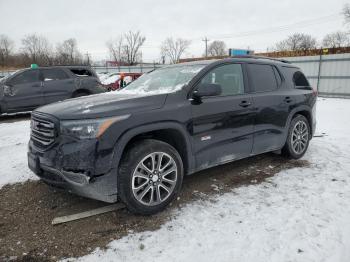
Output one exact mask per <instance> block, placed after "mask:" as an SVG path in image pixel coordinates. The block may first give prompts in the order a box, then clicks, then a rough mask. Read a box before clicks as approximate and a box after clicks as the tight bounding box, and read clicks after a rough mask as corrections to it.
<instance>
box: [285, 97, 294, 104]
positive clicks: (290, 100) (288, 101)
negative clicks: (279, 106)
mask: <svg viewBox="0 0 350 262" xmlns="http://www.w3.org/2000/svg"><path fill="white" fill-rule="evenodd" d="M292 101H293V99H292V98H290V97H289V96H286V97H285V98H284V102H286V103H290V102H292Z"/></svg>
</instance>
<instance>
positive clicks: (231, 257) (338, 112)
mask: <svg viewBox="0 0 350 262" xmlns="http://www.w3.org/2000/svg"><path fill="white" fill-rule="evenodd" d="M349 113H350V100H345V99H344V100H342V99H322V98H320V99H319V101H318V105H317V119H318V127H317V133H318V134H319V133H321V132H325V133H327V136H325V137H315V138H314V139H313V140H312V142H311V144H310V148H309V151H308V152H307V154H306V155H305V157H304V159H306V160H309V161H310V163H311V166H310V167H308V168H295V169H291V170H286V171H283V172H281V173H279V174H278V175H276V176H275V177H272V178H270V179H268V181H267V182H264V183H261V184H257V185H250V186H242V187H239V188H236V189H234V190H233V191H232V192H230V193H226V194H224V195H221V196H216V197H213V198H212V199H210V201H197V202H194V203H191V204H188V205H186V206H185V207H184V208H183V209H181V210H178V211H176V212H175V213H174V217H173V219H172V220H171V221H169V222H167V223H165V224H164V225H162V226H161V228H160V229H159V230H156V231H153V232H141V233H131V234H129V235H128V236H126V237H124V238H122V239H119V240H115V241H112V242H111V243H110V244H109V247H108V249H107V250H105V251H102V250H95V251H94V252H93V253H92V254H90V255H88V256H85V257H82V258H79V260H80V261H96V260H98V261H101V262H102V261H141V260H142V261H231V262H234V261H239V262H241V261H253V262H259V261H264V262H265V261H271V262H273V261H276V262H281V261H305V262H312V261H315V262H316V261H317V262H321V261H332V262H333V261H344V262H346V261H349V258H350V223H349V221H350V138H349V130H350V115H349ZM28 139H29V121H19V122H16V123H1V122H0V167H1V169H0V170H1V171H0V174H1V176H0V187H1V186H3V185H4V184H7V183H14V182H23V181H25V180H28V179H35V176H34V175H33V174H32V173H31V172H30V171H29V169H28V167H27V158H26V151H27V142H28Z"/></svg>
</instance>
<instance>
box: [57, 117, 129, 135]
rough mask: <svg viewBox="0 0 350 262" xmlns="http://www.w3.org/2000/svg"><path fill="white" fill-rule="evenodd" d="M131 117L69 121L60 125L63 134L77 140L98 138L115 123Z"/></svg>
mask: <svg viewBox="0 0 350 262" xmlns="http://www.w3.org/2000/svg"><path fill="white" fill-rule="evenodd" d="M129 117H130V115H123V116H117V117H112V118H101V119H86V120H67V121H62V122H61V123H60V131H61V134H63V135H67V136H73V137H77V138H81V139H84V138H98V137H100V136H101V135H102V134H103V133H104V132H105V131H106V130H107V129H108V128H109V127H110V126H111V125H112V124H113V123H115V122H118V121H122V120H125V119H127V118H129Z"/></svg>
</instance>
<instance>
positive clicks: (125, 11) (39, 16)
mask: <svg viewBox="0 0 350 262" xmlns="http://www.w3.org/2000/svg"><path fill="white" fill-rule="evenodd" d="M347 2H349V3H350V1H349V0H348V1H345V0H332V1H320V0H274V1H272V0H265V1H262V0H245V1H233V0H231V1H230V0H225V1H220V0H216V1H213V0H193V1H190V0H187V1H185V0H173V1H168V0H152V1H151V0H143V1H141V0H132V1H130V0H129V1H117V0H86V1H84V0H56V1H53V0H30V1H29V0H22V1H20V0H0V34H6V35H8V36H9V37H10V38H12V39H13V40H14V41H15V42H16V47H17V48H20V45H21V41H20V40H21V38H22V37H23V36H24V35H26V34H30V33H38V34H41V35H43V36H46V37H47V38H48V39H49V40H50V42H52V43H53V44H55V43H57V42H59V41H62V40H64V39H67V38H71V37H74V38H76V39H77V41H78V45H79V49H80V50H81V51H82V52H84V53H86V52H89V53H90V54H91V55H92V57H93V58H94V59H103V58H107V57H108V52H107V48H106V41H107V40H109V39H112V38H115V37H117V36H118V35H120V34H121V33H123V32H126V31H128V30H140V31H141V32H142V34H143V35H145V36H146V42H145V45H144V47H143V48H142V55H143V59H144V61H146V62H152V61H153V60H156V61H157V60H158V59H159V57H160V56H159V46H160V45H161V42H162V41H163V40H164V39H165V38H166V37H169V36H172V37H182V38H187V39H190V40H192V44H191V47H190V49H189V50H188V52H187V54H186V56H190V57H192V56H200V55H202V54H203V52H204V42H203V41H201V39H202V38H204V37H205V36H207V37H208V38H209V40H223V41H225V42H226V45H227V47H232V48H247V47H249V48H250V49H253V50H255V51H266V48H268V47H271V46H273V44H274V43H275V42H277V41H279V40H282V39H283V38H285V37H287V36H288V35H289V34H292V33H294V32H303V33H310V34H312V35H313V36H315V37H316V38H317V39H318V40H319V41H321V39H322V37H323V36H324V35H325V34H326V33H329V32H332V31H336V30H345V29H346V28H345V26H344V19H343V17H342V15H341V14H340V12H341V10H342V7H343V5H344V4H345V3H347ZM348 29H349V28H348Z"/></svg>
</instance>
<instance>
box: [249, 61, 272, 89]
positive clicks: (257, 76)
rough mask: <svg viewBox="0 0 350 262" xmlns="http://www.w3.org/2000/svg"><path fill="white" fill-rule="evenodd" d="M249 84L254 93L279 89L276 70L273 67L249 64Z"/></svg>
mask: <svg viewBox="0 0 350 262" xmlns="http://www.w3.org/2000/svg"><path fill="white" fill-rule="evenodd" d="M247 66H248V72H249V82H250V83H251V86H252V88H253V91H254V92H267V91H272V90H275V89H277V81H276V77H275V72H274V69H273V67H272V66H271V65H260V64H248V65H247Z"/></svg>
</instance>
